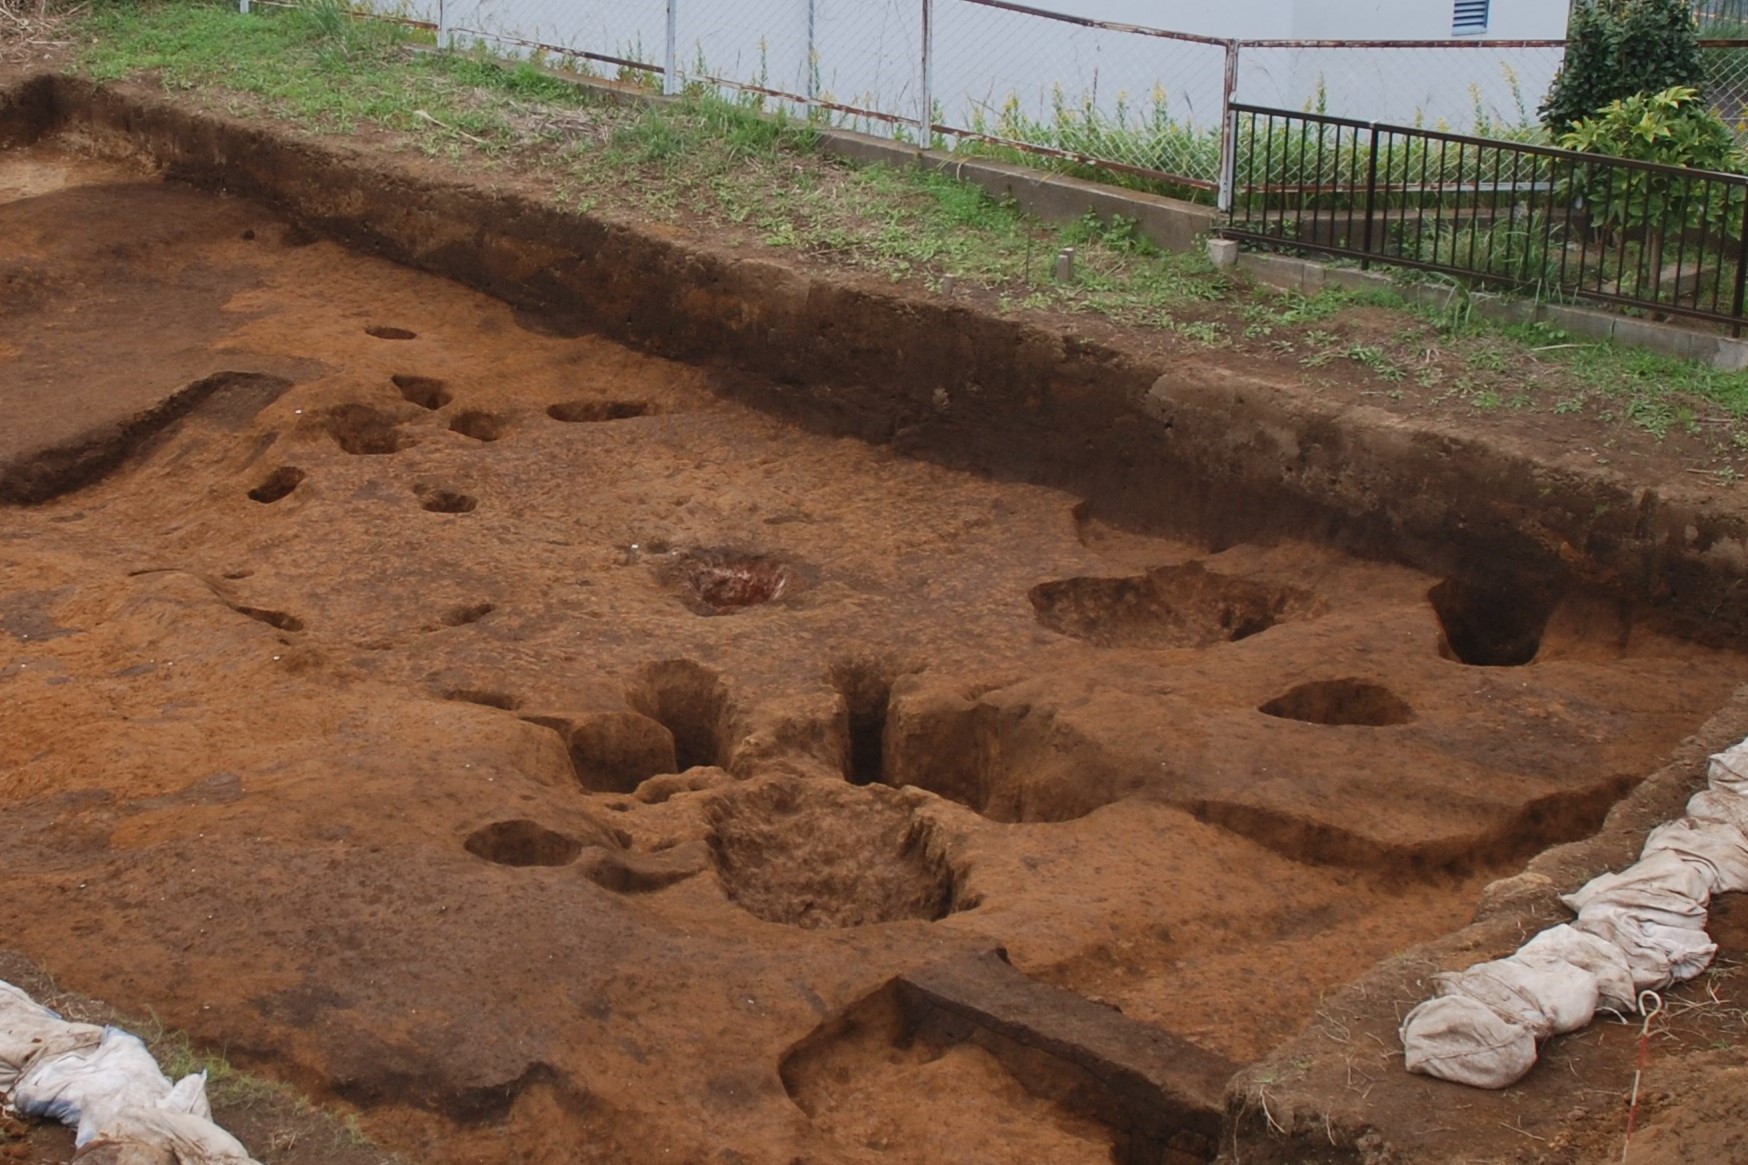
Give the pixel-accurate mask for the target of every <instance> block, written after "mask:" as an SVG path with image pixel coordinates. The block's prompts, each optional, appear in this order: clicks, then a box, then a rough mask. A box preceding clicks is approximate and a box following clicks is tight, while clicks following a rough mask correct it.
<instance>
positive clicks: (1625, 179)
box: [1560, 85, 1744, 273]
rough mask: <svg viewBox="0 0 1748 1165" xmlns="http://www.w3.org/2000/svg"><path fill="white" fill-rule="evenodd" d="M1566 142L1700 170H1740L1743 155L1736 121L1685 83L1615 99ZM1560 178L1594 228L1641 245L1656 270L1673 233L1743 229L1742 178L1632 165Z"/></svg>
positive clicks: (1720, 234) (1723, 233)
mask: <svg viewBox="0 0 1748 1165" xmlns="http://www.w3.org/2000/svg"><path fill="white" fill-rule="evenodd" d="M1560 145H1561V146H1563V147H1565V148H1566V149H1568V150H1577V151H1579V152H1581V153H1586V154H1599V155H1601V156H1603V157H1609V158H1630V159H1633V160H1635V161H1640V162H1658V163H1661V164H1663V165H1665V166H1679V167H1683V168H1688V169H1694V170H1712V171H1720V170H1721V171H1737V172H1740V171H1741V170H1742V169H1743V162H1744V157H1743V153H1742V150H1741V148H1740V147H1739V146H1738V145H1737V144H1736V139H1735V135H1734V134H1732V133H1731V132H1730V127H1729V126H1728V125H1726V124H1724V122H1723V120H1722V119H1721V118H1719V117H1718V115H1717V114H1715V113H1713V112H1712V111H1710V110H1709V109H1707V108H1706V107H1705V104H1704V103H1703V102H1701V101H1700V99H1699V93H1698V91H1697V90H1695V89H1693V88H1691V87H1689V86H1684V85H1677V86H1674V87H1673V88H1669V89H1665V90H1663V91H1662V92H1660V93H1636V94H1634V95H1632V96H1631V97H1626V98H1623V99H1621V100H1618V101H1611V102H1609V103H1608V105H1606V106H1604V107H1603V108H1602V109H1600V110H1598V111H1597V113H1596V115H1595V116H1594V117H1586V118H1582V119H1580V120H1579V121H1578V123H1577V124H1576V125H1574V126H1573V127H1572V129H1571V130H1569V131H1568V132H1567V133H1565V134H1563V135H1561V137H1560ZM1561 185H1562V187H1563V196H1564V197H1566V198H1569V199H1572V200H1574V201H1578V200H1582V205H1583V206H1584V207H1585V208H1586V209H1587V210H1588V211H1589V215H1590V225H1591V228H1592V229H1593V230H1597V231H1601V232H1604V233H1605V234H1607V235H1608V236H1609V237H1610V238H1611V239H1612V240H1613V242H1614V243H1615V244H1616V245H1619V246H1624V245H1625V244H1627V243H1629V242H1630V243H1632V244H1634V245H1635V246H1638V247H1642V248H1643V253H1644V256H1645V259H1646V261H1647V262H1648V263H1649V269H1650V271H1652V272H1653V273H1654V272H1656V271H1657V270H1658V269H1659V268H1660V267H1661V266H1662V254H1663V243H1664V240H1665V239H1666V238H1669V237H1672V236H1675V235H1678V234H1680V233H1681V232H1683V231H1695V230H1702V229H1703V231H1704V232H1705V234H1706V235H1707V236H1709V237H1710V238H1712V239H1714V240H1720V241H1721V240H1724V239H1728V238H1731V237H1733V236H1734V237H1739V236H1740V234H1741V221H1742V211H1741V205H1742V187H1741V186H1739V185H1735V184H1730V183H1725V182H1719V181H1706V180H1704V179H1702V178H1699V177H1697V176H1696V177H1692V178H1690V177H1687V176H1685V175H1682V174H1670V173H1664V172H1660V171H1655V170H1641V169H1637V168H1634V167H1626V166H1594V167H1591V166H1580V167H1578V168H1577V169H1576V170H1574V172H1573V173H1572V175H1571V177H1570V178H1569V179H1567V180H1566V181H1564V182H1562V183H1561Z"/></svg>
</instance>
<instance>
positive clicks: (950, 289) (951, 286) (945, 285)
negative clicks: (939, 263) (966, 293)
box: [941, 275, 959, 299]
mask: <svg viewBox="0 0 1748 1165" xmlns="http://www.w3.org/2000/svg"><path fill="white" fill-rule="evenodd" d="M958 290H959V279H958V277H957V276H954V275H943V276H941V294H942V295H944V296H946V297H947V298H948V299H952V298H953V293H954V292H956V291H958Z"/></svg>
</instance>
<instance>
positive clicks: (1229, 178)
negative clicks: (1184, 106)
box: [1214, 40, 1238, 214]
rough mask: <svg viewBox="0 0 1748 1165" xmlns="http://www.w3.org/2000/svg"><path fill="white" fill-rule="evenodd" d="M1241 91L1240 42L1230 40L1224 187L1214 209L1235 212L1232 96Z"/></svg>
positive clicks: (1224, 96) (1223, 107)
mask: <svg viewBox="0 0 1748 1165" xmlns="http://www.w3.org/2000/svg"><path fill="white" fill-rule="evenodd" d="M1237 92H1238V42H1237V41H1235V40H1229V41H1227V42H1226V81H1225V85H1224V87H1223V88H1222V90H1221V93H1220V113H1221V115H1222V116H1221V121H1222V123H1223V124H1224V126H1225V128H1224V129H1223V130H1222V131H1221V133H1220V189H1219V190H1218V192H1216V194H1215V195H1214V209H1215V210H1218V211H1220V212H1221V213H1222V214H1230V213H1232V184H1233V181H1234V180H1235V176H1236V174H1237V172H1238V114H1237V113H1236V112H1235V111H1234V110H1233V108H1232V96H1233V94H1235V93H1237Z"/></svg>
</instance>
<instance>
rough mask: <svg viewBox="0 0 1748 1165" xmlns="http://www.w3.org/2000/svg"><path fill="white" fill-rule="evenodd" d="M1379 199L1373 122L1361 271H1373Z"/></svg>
mask: <svg viewBox="0 0 1748 1165" xmlns="http://www.w3.org/2000/svg"><path fill="white" fill-rule="evenodd" d="M1377 197H1378V123H1377V122H1375V121H1374V122H1372V151H1371V157H1370V158H1369V159H1368V160H1367V162H1366V228H1365V230H1364V231H1363V232H1362V235H1361V237H1362V239H1363V241H1362V242H1361V243H1360V254H1361V258H1360V270H1361V271H1370V270H1371V269H1372V216H1373V214H1374V213H1375V212H1376V204H1377Z"/></svg>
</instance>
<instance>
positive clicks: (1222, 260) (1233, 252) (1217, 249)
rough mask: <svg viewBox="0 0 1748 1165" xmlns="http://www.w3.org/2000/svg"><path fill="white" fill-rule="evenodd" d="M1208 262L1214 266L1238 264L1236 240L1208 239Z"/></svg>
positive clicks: (1233, 265) (1234, 265)
mask: <svg viewBox="0 0 1748 1165" xmlns="http://www.w3.org/2000/svg"><path fill="white" fill-rule="evenodd" d="M1208 262H1210V263H1212V264H1214V266H1216V267H1236V266H1238V240H1237V239H1209V240H1208Z"/></svg>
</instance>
